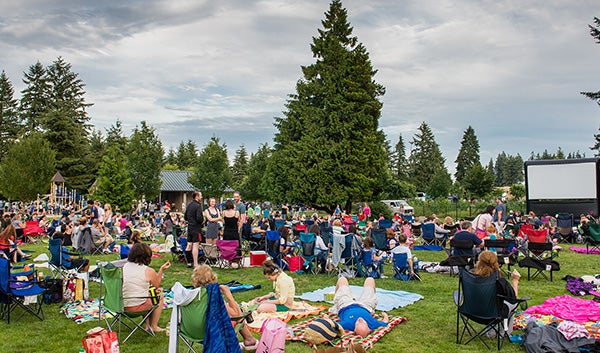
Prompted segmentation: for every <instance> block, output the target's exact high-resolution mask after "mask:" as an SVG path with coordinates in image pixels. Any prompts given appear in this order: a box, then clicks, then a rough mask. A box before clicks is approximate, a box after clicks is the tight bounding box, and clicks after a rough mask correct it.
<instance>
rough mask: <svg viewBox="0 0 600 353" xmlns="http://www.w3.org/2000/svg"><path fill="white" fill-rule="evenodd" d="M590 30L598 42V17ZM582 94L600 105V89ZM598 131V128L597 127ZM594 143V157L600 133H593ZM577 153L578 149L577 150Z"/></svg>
mask: <svg viewBox="0 0 600 353" xmlns="http://www.w3.org/2000/svg"><path fill="white" fill-rule="evenodd" d="M588 27H589V30H590V35H591V36H592V37H593V38H594V39H595V40H596V43H598V44H600V19H599V18H598V17H594V24H593V25H588ZM581 94H583V95H584V96H586V97H588V98H589V99H592V100H594V101H596V103H598V104H599V105H600V91H597V92H581ZM598 130H599V131H600V128H599V129H598ZM594 139H595V141H594V145H593V146H592V147H590V149H591V150H592V151H596V152H595V156H596V157H600V134H595V135H594ZM577 153H579V151H577Z"/></svg>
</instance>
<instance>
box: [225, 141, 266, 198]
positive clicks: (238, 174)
mask: <svg viewBox="0 0 600 353" xmlns="http://www.w3.org/2000/svg"><path fill="white" fill-rule="evenodd" d="M263 171H264V170H263ZM247 176H248V152H246V147H245V146H244V145H241V146H240V148H239V149H238V150H237V151H235V156H234V157H233V164H232V165H231V186H232V187H233V188H234V189H235V190H239V189H240V187H241V186H242V185H243V184H244V180H245V179H246V178H247ZM244 195H246V194H244ZM246 197H247V195H246Z"/></svg>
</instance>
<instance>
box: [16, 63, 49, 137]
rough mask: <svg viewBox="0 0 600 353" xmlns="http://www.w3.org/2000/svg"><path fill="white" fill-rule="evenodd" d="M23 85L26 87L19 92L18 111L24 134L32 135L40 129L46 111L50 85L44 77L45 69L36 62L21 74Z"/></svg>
mask: <svg viewBox="0 0 600 353" xmlns="http://www.w3.org/2000/svg"><path fill="white" fill-rule="evenodd" d="M23 75H24V78H23V83H25V84H26V85H27V87H26V88H25V89H24V90H22V91H21V104H20V106H19V111H20V115H21V119H22V122H23V125H24V126H25V133H26V134H29V133H33V132H35V131H41V129H42V119H43V117H42V115H43V114H44V113H45V112H46V110H47V109H48V105H49V102H48V99H49V94H50V92H49V91H50V84H49V83H48V78H47V76H46V69H45V68H44V66H43V65H42V64H41V63H40V62H39V61H38V62H37V63H35V64H34V65H31V66H30V67H29V71H28V72H24V73H23Z"/></svg>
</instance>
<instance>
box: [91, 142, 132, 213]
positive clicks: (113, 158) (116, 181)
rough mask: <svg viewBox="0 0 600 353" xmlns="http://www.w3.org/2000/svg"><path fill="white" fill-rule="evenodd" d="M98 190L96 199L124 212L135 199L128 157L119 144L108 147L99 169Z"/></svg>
mask: <svg viewBox="0 0 600 353" xmlns="http://www.w3.org/2000/svg"><path fill="white" fill-rule="evenodd" d="M97 181H98V188H97V189H96V191H95V192H94V198H97V199H98V200H100V201H102V202H103V203H110V204H111V205H113V207H114V206H115V205H116V206H119V208H120V209H122V210H127V209H129V208H130V207H131V202H132V201H133V199H134V193H133V186H132V184H131V177H130V174H129V169H128V166H127V157H126V156H125V153H124V152H123V150H122V149H121V148H120V147H119V145H117V144H113V145H110V146H108V147H107V149H106V153H105V154H104V157H102V162H101V163H100V168H99V169H98V180H97Z"/></svg>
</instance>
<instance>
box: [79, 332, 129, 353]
mask: <svg viewBox="0 0 600 353" xmlns="http://www.w3.org/2000/svg"><path fill="white" fill-rule="evenodd" d="M81 343H82V344H83V349H84V350H85V352H86V353H120V348H119V340H118V338H117V333H116V332H114V331H109V330H107V329H104V328H102V327H95V328H93V329H91V330H89V331H88V332H87V335H86V336H85V337H84V338H83V339H82V340H81Z"/></svg>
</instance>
